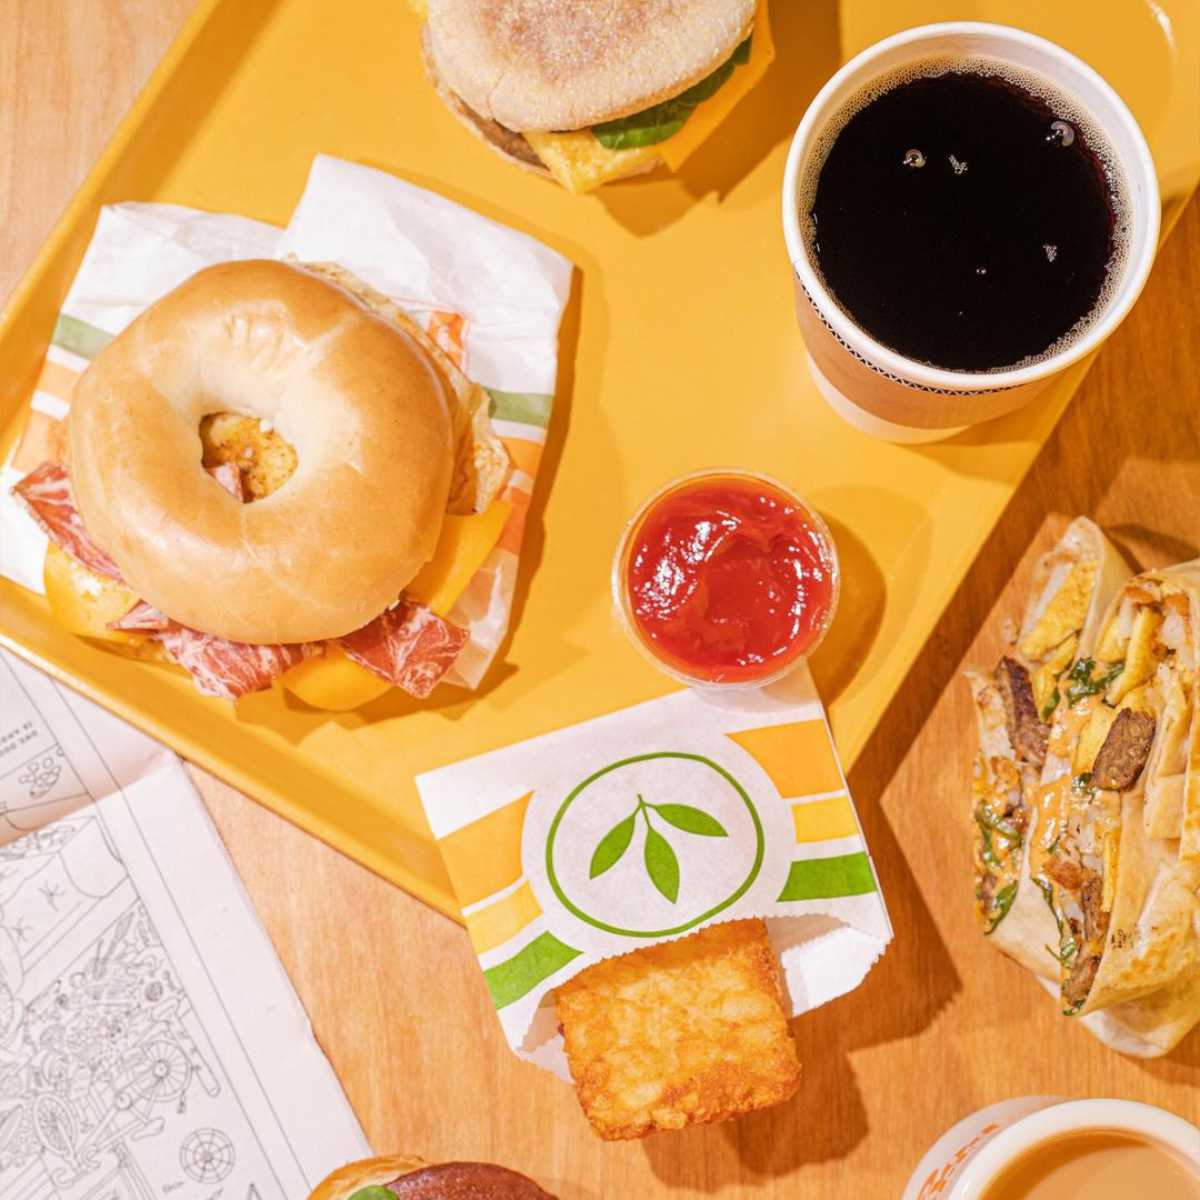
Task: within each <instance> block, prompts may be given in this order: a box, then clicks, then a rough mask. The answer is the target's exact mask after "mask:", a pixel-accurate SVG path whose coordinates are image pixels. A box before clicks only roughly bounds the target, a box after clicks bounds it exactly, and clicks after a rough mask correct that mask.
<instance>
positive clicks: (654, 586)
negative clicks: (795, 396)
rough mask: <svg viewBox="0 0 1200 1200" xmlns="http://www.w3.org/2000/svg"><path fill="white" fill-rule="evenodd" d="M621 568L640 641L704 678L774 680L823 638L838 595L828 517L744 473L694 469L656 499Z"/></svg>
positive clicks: (628, 611) (674, 666)
mask: <svg viewBox="0 0 1200 1200" xmlns="http://www.w3.org/2000/svg"><path fill="white" fill-rule="evenodd" d="M618 569H619V570H620V571H621V573H622V576H623V578H622V579H621V581H620V582H621V586H622V587H623V589H624V595H623V601H624V609H625V615H626V618H627V620H628V622H629V624H630V625H631V627H632V629H633V632H634V634H635V635H636V636H637V637H638V638H639V640H640V641H641V643H642V645H643V647H644V648H645V649H646V650H647V651H648V652H649V653H650V654H651V655H652V656H653V657H654V658H656V659H658V660H659V662H660V663H662V664H663V665H664V666H665V667H666V668H667V669H668V670H670V671H672V672H675V673H677V674H680V675H683V676H685V677H686V678H688V679H689V680H694V681H697V682H700V683H759V682H763V681H765V680H767V679H771V678H776V677H778V676H779V675H781V674H782V673H783V672H784V671H785V670H786V668H787V667H789V666H791V665H793V664H794V663H795V662H796V661H797V660H798V659H800V658H802V657H803V656H804V655H805V654H806V653H807V652H808V651H809V650H811V649H813V648H814V647H815V646H816V644H817V642H818V641H820V639H821V637H822V636H823V635H824V633H825V630H826V628H827V627H828V625H829V622H830V620H831V619H832V617H833V609H834V605H835V603H836V600H837V580H838V572H837V556H836V552H835V550H834V547H833V542H832V539H831V538H830V536H829V533H828V531H827V530H826V529H825V526H824V523H823V522H822V521H821V519H820V518H819V517H817V516H816V514H814V513H812V512H811V511H810V510H809V509H808V508H806V507H805V506H804V504H802V503H801V502H800V501H799V500H798V499H797V498H796V497H794V496H792V495H789V494H788V493H787V492H785V491H784V490H783V489H782V488H780V487H779V486H777V485H775V484H772V483H770V482H769V481H767V480H765V479H761V478H759V477H756V476H752V475H733V474H726V475H704V476H697V477H695V478H692V479H689V480H685V481H683V482H682V483H680V484H679V485H677V486H675V487H672V488H670V489H669V490H667V491H666V492H664V493H663V494H662V495H661V496H659V497H658V498H657V499H655V500H652V501H651V502H650V503H649V505H648V506H647V507H646V509H645V510H644V511H643V512H642V513H641V515H640V516H639V517H638V518H637V519H636V520H635V524H634V527H633V528H632V529H631V531H630V533H629V534H628V535H627V540H626V543H625V547H624V552H623V554H622V555H621V560H620V562H619V564H618Z"/></svg>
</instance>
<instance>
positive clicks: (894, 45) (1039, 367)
mask: <svg viewBox="0 0 1200 1200" xmlns="http://www.w3.org/2000/svg"><path fill="white" fill-rule="evenodd" d="M944 61H945V62H951V63H953V62H956V61H958V62H962V63H963V64H964V69H967V70H969V69H971V68H970V66H969V64H971V63H976V64H978V63H980V62H983V63H985V64H990V65H988V66H985V68H984V69H988V70H990V69H992V68H993V67H994V68H995V69H996V70H997V71H998V72H1000V73H1003V72H1004V71H1006V70H1008V71H1012V72H1016V73H1018V74H1019V75H1020V76H1021V77H1024V78H1032V79H1036V80H1040V81H1045V85H1046V87H1047V88H1049V89H1050V90H1052V91H1053V92H1054V93H1055V94H1056V95H1059V96H1061V97H1063V98H1064V99H1065V100H1066V101H1069V103H1070V105H1071V106H1072V108H1073V110H1074V111H1078V112H1080V113H1082V114H1085V117H1086V122H1087V125H1088V126H1089V127H1090V128H1092V129H1094V130H1095V131H1097V133H1098V134H1099V137H1100V140H1101V141H1102V142H1103V143H1104V147H1105V151H1106V154H1107V155H1108V157H1109V158H1110V159H1111V160H1112V167H1113V174H1114V175H1115V176H1117V177H1118V178H1119V180H1120V186H1121V192H1122V196H1123V203H1124V207H1125V210H1126V211H1125V212H1124V215H1123V227H1122V253H1121V254H1120V256H1119V261H1118V260H1117V259H1115V258H1114V260H1113V264H1112V267H1111V272H1112V278H1111V279H1110V280H1108V281H1107V286H1106V287H1105V290H1104V293H1103V295H1101V296H1100V298H1099V299H1098V300H1097V302H1096V304H1095V306H1094V308H1093V309H1092V310H1091V312H1090V313H1089V315H1088V317H1087V319H1086V321H1083V322H1081V323H1080V324H1079V326H1078V335H1077V336H1065V337H1063V338H1062V339H1061V341H1056V342H1054V343H1053V345H1052V347H1051V348H1050V349H1049V351H1048V352H1046V353H1044V354H1042V355H1041V356H1039V357H1036V358H1034V359H1031V360H1028V361H1022V362H1018V363H1017V364H1016V365H1014V366H1009V367H1005V366H1003V365H1001V366H998V367H989V368H988V369H987V370H977V371H968V370H958V369H947V368H944V367H938V366H935V365H931V364H930V363H928V362H925V361H919V360H918V359H917V358H915V357H910V356H906V355H905V354H903V353H900V352H898V351H896V350H894V349H892V348H890V347H889V346H888V345H885V344H884V342H883V341H881V340H878V339H877V338H876V337H874V336H872V335H871V334H870V333H868V332H866V330H865V329H864V328H862V327H861V325H860V324H859V323H857V322H856V320H855V318H854V317H853V316H851V314H850V312H849V310H848V308H846V307H843V305H842V304H841V303H839V301H838V299H837V298H836V297H835V296H834V294H833V289H832V288H831V287H830V286H828V284H827V282H826V279H825V277H824V276H823V274H822V271H821V269H820V266H819V262H818V258H819V249H818V238H817V234H816V226H815V223H814V221H813V217H812V207H813V199H814V196H815V194H816V188H817V182H818V180H819V178H820V175H821V170H822V167H823V165H824V163H825V161H826V159H827V157H828V155H829V153H830V150H831V148H832V147H833V146H834V145H835V144H836V142H837V139H838V134H839V131H840V130H841V129H842V128H844V126H845V124H846V122H847V121H848V119H849V115H853V113H854V112H856V111H857V110H858V109H859V108H862V107H864V106H865V105H866V104H867V103H868V102H867V101H866V100H864V99H863V97H865V96H872V95H877V94H879V89H881V88H882V89H883V90H884V91H886V90H887V87H888V86H890V85H889V84H887V83H886V82H885V81H887V80H890V79H893V78H896V77H903V76H904V74H905V73H906V72H907V71H911V70H915V71H920V70H921V69H922V67H921V64H929V63H940V62H944ZM848 114H849V115H848ZM910 153H914V152H913V151H910ZM918 165H920V164H918ZM1159 219H1160V199H1159V190H1158V180H1157V176H1156V174H1155V170H1154V162H1153V159H1152V158H1151V155H1150V150H1149V147H1148V146H1147V144H1146V139H1145V138H1144V136H1143V135H1142V131H1141V129H1140V128H1139V126H1138V123H1137V121H1136V120H1135V118H1134V116H1133V114H1132V113H1131V112H1130V111H1129V109H1128V107H1127V106H1126V105H1125V103H1124V101H1123V100H1122V99H1121V97H1120V96H1119V95H1118V94H1117V93H1116V92H1115V91H1114V90H1113V88H1112V87H1111V86H1109V84H1108V83H1106V82H1105V80H1104V79H1103V78H1102V77H1101V76H1100V75H1099V74H1097V72H1096V71H1094V70H1093V69H1092V68H1091V67H1089V66H1088V65H1087V64H1086V63H1084V62H1083V61H1082V60H1081V59H1079V58H1077V57H1075V55H1073V54H1070V53H1069V52H1068V51H1066V50H1064V49H1062V48H1061V47H1059V46H1057V45H1055V44H1054V43H1053V42H1049V41H1046V40H1045V39H1044V38H1040V37H1037V36H1036V35H1034V34H1030V33H1026V32H1024V31H1022V30H1019V29H1012V28H1009V27H1007V26H1003V25H993V24H987V23H983V22H973V21H963V22H948V23H943V24H937V25H926V26H922V27H920V28H917V29H910V30H907V31H905V32H903V33H899V34H896V35H895V36H893V37H890V38H886V39H885V40H884V41H881V42H878V43H876V44H875V45H873V46H871V47H869V48H868V49H866V50H864V51H863V52H862V53H861V54H859V55H857V56H856V57H855V58H853V59H851V60H850V61H849V62H847V63H846V64H845V66H843V67H842V68H841V69H840V70H839V71H838V72H837V73H836V74H835V75H834V76H833V77H832V78H831V79H830V80H829V82H828V83H826V85H825V86H824V87H823V88H822V89H821V91H820V92H819V93H818V94H817V96H816V97H815V99H814V100H813V101H812V103H811V104H810V105H809V107H808V110H807V112H806V113H805V115H804V118H803V120H802V121H801V122H800V126H799V128H798V129H797V130H796V133H795V136H794V138H793V139H792V145H791V150H790V152H789V154H788V160H787V169H786V173H785V177H784V185H783V228H784V237H785V240H786V243H787V249H788V255H789V258H790V259H791V263H792V268H793V273H794V277H795V293H796V311H797V316H798V318H799V322H800V330H801V334H802V336H803V338H804V343H805V348H806V350H807V353H808V359H809V365H810V368H811V370H812V375H813V379H814V382H815V383H816V384H817V386H818V388H819V390H820V391H821V393H822V395H823V396H824V397H825V399H826V400H827V401H828V403H829V404H830V405H831V406H832V407H833V409H834V410H835V411H836V412H837V413H838V414H839V415H840V416H842V417H843V418H844V419H845V420H846V421H848V422H849V423H850V424H852V425H854V426H855V427H856V428H858V429H860V430H862V431H863V432H865V433H868V434H870V435H872V436H874V437H878V438H882V439H884V440H887V441H893V442H929V441H936V440H939V439H941V438H945V437H949V436H952V435H953V434H956V433H959V432H961V431H962V430H963V429H965V428H967V427H968V426H971V425H976V424H979V423H980V422H983V421H988V420H991V419H993V418H995V417H998V416H1002V415H1003V414H1005V413H1009V412H1013V411H1014V410H1016V409H1018V408H1021V407H1023V406H1024V405H1025V404H1027V403H1028V402H1029V401H1030V400H1031V399H1033V398H1034V396H1036V395H1037V393H1038V392H1039V391H1041V390H1042V389H1043V388H1045V387H1046V385H1047V384H1048V383H1050V381H1051V380H1053V379H1054V378H1055V377H1056V376H1058V375H1060V374H1061V373H1062V372H1063V371H1064V370H1065V369H1066V368H1067V367H1068V366H1070V365H1071V364H1072V363H1074V362H1077V361H1078V360H1079V359H1081V358H1083V357H1085V356H1086V355H1088V354H1090V353H1091V352H1092V351H1094V350H1095V349H1097V347H1099V346H1100V345H1101V344H1102V343H1103V342H1104V340H1105V339H1106V338H1107V337H1108V336H1109V334H1111V333H1112V332H1113V330H1114V329H1115V328H1116V327H1117V326H1118V325H1119V324H1120V322H1121V321H1122V319H1123V318H1124V317H1125V315H1126V313H1128V311H1129V309H1130V308H1131V307H1132V305H1133V303H1134V301H1135V300H1136V299H1137V297H1138V295H1139V293H1140V292H1141V290H1142V286H1143V285H1144V284H1145V282H1146V278H1147V276H1148V275H1149V272H1150V268H1151V266H1152V265H1153V262H1154V255H1155V251H1156V249H1157V244H1158V235H1159ZM960 315H961V314H960Z"/></svg>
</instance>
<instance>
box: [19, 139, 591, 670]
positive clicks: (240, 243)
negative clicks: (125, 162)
mask: <svg viewBox="0 0 1200 1200" xmlns="http://www.w3.org/2000/svg"><path fill="white" fill-rule="evenodd" d="M258 257H261V258H288V257H294V258H295V259H297V260H299V261H301V262H333V263H337V264H338V265H340V266H342V267H345V268H346V269H347V270H350V271H351V272H352V273H354V274H355V275H357V276H359V278H362V279H364V280H365V281H367V282H368V283H370V284H371V285H372V286H373V287H375V288H376V289H377V290H379V291H381V292H383V293H384V294H385V295H387V296H389V297H390V298H391V299H393V300H395V301H396V302H397V303H399V304H400V305H401V306H402V307H404V308H405V309H406V310H407V311H408V312H410V313H411V315H412V316H413V317H414V319H416V320H417V321H418V322H419V323H420V324H421V325H422V326H423V327H424V328H425V330H426V332H427V333H428V334H429V336H430V337H431V338H432V339H433V340H434V341H436V342H437V343H438V345H439V346H440V347H441V348H442V349H443V350H444V351H445V352H446V353H447V354H448V355H449V356H450V358H451V359H452V360H453V361H454V362H455V363H456V364H457V365H458V366H459V367H461V368H462V369H463V371H464V372H465V373H466V374H467V375H468V376H469V377H470V378H472V379H474V380H475V381H476V382H478V383H480V384H482V385H483V386H484V388H485V390H486V391H487V392H488V394H489V396H490V397H491V415H492V422H493V426H494V428H495V430H496V433H497V434H498V436H499V437H500V439H501V441H502V442H503V443H504V446H505V448H506V449H507V451H508V455H509V459H510V463H511V471H510V474H509V477H508V480H507V481H506V484H505V487H504V490H503V492H502V493H501V498H502V499H503V500H504V501H506V502H507V504H508V505H509V513H508V517H507V520H506V522H505V525H504V528H503V530H502V531H501V533H500V537H499V540H498V541H497V543H496V544H495V546H493V547H492V548H491V550H490V552H489V553H488V555H487V557H486V558H485V559H484V561H483V562H482V564H481V565H480V566H479V568H478V570H477V571H476V572H475V574H474V576H473V577H472V578H471V579H470V581H469V582H468V583H467V585H466V587H465V588H464V590H463V592H462V593H461V595H460V596H459V597H458V599H457V601H455V603H454V605H453V607H452V608H451V610H450V612H449V613H447V614H446V615H447V616H448V617H449V619H450V620H451V621H453V622H454V623H455V624H457V625H459V626H461V627H463V628H465V629H467V630H468V633H469V635H470V636H469V641H468V643H467V645H466V646H465V647H464V649H463V651H462V653H461V655H460V656H459V660H458V662H456V663H455V666H454V668H453V670H452V672H451V674H450V675H449V676H448V679H449V681H450V682H452V683H457V684H460V685H463V686H467V687H474V686H475V685H477V684H478V682H479V680H480V679H481V678H482V676H483V674H484V672H485V671H486V669H487V667H488V665H489V664H490V663H491V660H492V658H493V657H494V656H495V653H496V651H497V650H498V649H499V647H500V643H501V642H502V640H503V638H504V634H505V631H506V630H507V627H508V618H509V611H510V609H511V605H512V595H513V589H514V587H515V583H516V571H517V556H518V554H519V552H520V547H521V541H522V538H523V535H524V529H525V519H526V515H527V513H528V510H529V502H530V497H531V494H532V491H533V486H534V480H535V478H536V476H537V471H538V466H539V464H540V461H541V455H542V448H543V446H544V444H545V440H546V429H547V426H548V424H549V421H550V413H551V408H552V406H553V400H554V396H553V391H554V386H555V377H556V373H557V354H558V346H557V341H558V325H559V321H560V320H561V317H562V311H563V308H564V306H565V304H566V299H567V293H568V289H569V286H570V276H571V269H572V268H571V266H570V264H569V263H568V262H567V261H566V260H565V259H563V258H562V257H561V256H560V255H558V254H556V253H555V252H553V251H551V250H549V249H548V248H546V247H545V246H542V245H541V244H540V243H538V242H536V241H535V240H534V239H532V238H530V237H528V236H527V235H525V234H521V233H518V232H516V231H515V230H511V229H507V228H505V227H503V226H500V225H497V224H496V223H495V222H492V221H489V220H487V219H486V218H484V217H482V216H480V215H479V214H477V213H473V212H471V211H469V210H468V209H465V208H463V207H462V206H460V205H457V204H453V203H452V202H450V201H448V200H445V199H443V198H442V197H440V196H437V195H435V194H433V193H431V192H428V191H425V190H424V189H421V188H416V187H414V186H412V185H411V184H408V183H405V182H404V181H402V180H400V179H397V178H395V177H394V176H391V175H388V174H386V173H384V172H382V171H377V170H373V169H371V168H368V167H362V166H359V165H357V164H354V163H347V162H343V161H341V160H338V159H334V158H330V157H328V156H325V155H318V156H317V158H316V159H315V160H314V162H313V166H312V170H311V173H310V176H309V180H308V185H307V187H306V188H305V190H304V193H303V195H302V196H301V199H300V202H299V204H298V205H297V207H296V211H295V213H294V214H293V217H292V219H291V221H290V222H289V224H288V226H287V228H286V229H278V228H276V227H274V226H271V225H265V224H263V223H262V222H259V221H252V220H248V219H247V218H244V217H239V216H235V215H230V214H221V213H204V212H199V211H197V210H192V209H185V208H180V207H178V206H175V205H159V204H122V205H116V206H113V207H110V208H106V209H104V210H102V212H101V215H100V220H99V222H98V224H97V228H96V232H95V234H94V236H93V239H92V242H91V244H90V245H89V247H88V250H87V253H86V254H85V256H84V260H83V262H82V263H81V265H80V269H79V272H78V274H77V275H76V278H75V280H74V282H73V283H72V286H71V289H70V291H69V292H68V294H67V297H66V299H65V300H64V302H63V310H62V312H61V313H60V315H59V318H58V321H57V323H56V325H55V329H54V333H53V335H52V338H51V343H50V346H49V348H48V350H47V354H46V359H45V361H44V363H43V366H42V370H41V374H40V376H39V377H38V380H37V382H36V384H35V388H34V391H33V394H32V396H31V398H30V407H29V416H28V421H27V424H26V428H25V431H24V434H23V436H22V439H21V441H20V443H19V444H18V446H17V449H16V451H15V453H14V455H13V458H12V460H11V461H10V462H9V463H8V464H6V465H5V466H4V467H3V469H2V472H0V484H3V485H11V484H12V483H13V482H15V481H16V480H17V479H19V478H20V477H21V476H22V475H24V474H26V473H27V472H28V471H30V470H32V469H33V468H34V467H36V466H37V465H38V464H39V463H41V462H43V461H46V460H47V459H55V458H57V457H58V453H59V450H58V441H59V428H60V426H61V423H62V421H63V419H64V418H65V417H66V415H67V411H68V408H69V406H70V401H71V393H72V391H73V389H74V385H75V381H76V380H77V379H78V378H79V376H80V375H81V374H82V373H83V371H85V370H86V369H87V365H88V363H89V362H90V361H91V360H92V359H93V358H94V357H95V356H96V355H97V354H99V353H100V351H101V350H103V349H104V347H105V346H106V345H108V343H109V342H110V341H112V339H113V337H114V336H116V334H118V333H120V332H121V330H122V329H124V328H125V327H126V326H127V325H128V324H129V323H130V322H131V321H132V320H133V319H134V318H135V317H136V316H137V315H138V313H139V312H141V311H142V309H144V308H145V307H147V306H148V305H150V304H151V303H153V302H154V301H155V300H157V299H158V298H159V297H160V296H162V295H164V294H166V292H168V291H170V290H171V288H173V287H175V286H177V285H178V284H179V283H182V282H183V280H184V279H186V278H188V277H189V276H190V275H192V274H194V273H195V272H196V271H199V270H201V269H202V268H204V267H206V266H211V265H213V264H215V263H218V262H223V261H228V260H231V259H239V258H258ZM0 504H6V505H8V506H9V507H10V508H13V509H14V510H15V506H14V505H13V503H12V501H11V499H10V498H9V497H8V495H7V486H4V487H3V488H0ZM10 525H11V526H12V528H13V529H15V530H16V531H17V532H28V533H29V534H30V536H29V537H28V538H25V537H22V538H20V539H18V538H16V537H14V538H12V539H10V540H11V542H12V544H11V545H6V546H5V547H4V552H3V554H2V555H0V572H3V573H4V574H5V575H8V576H9V577H10V578H13V579H15V580H16V581H17V582H18V583H21V584H23V585H24V586H27V587H32V588H36V589H37V590H41V586H40V579H41V564H42V557H43V551H44V545H43V544H42V543H41V541H40V535H37V534H36V531H35V530H33V527H32V524H31V523H30V522H29V521H28V518H27V517H25V516H24V514H22V513H15V515H14V513H13V512H0V531H2V530H6V529H8V528H9V527H10ZM26 525H28V526H29V529H28V530H27V531H26V530H24V526H26ZM25 559H28V560H29V561H28V562H26V561H24V560H25Z"/></svg>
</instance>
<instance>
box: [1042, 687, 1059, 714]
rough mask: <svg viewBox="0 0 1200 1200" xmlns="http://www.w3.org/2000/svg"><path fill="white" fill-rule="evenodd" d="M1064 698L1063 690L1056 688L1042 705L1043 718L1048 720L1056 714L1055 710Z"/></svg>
mask: <svg viewBox="0 0 1200 1200" xmlns="http://www.w3.org/2000/svg"><path fill="white" fill-rule="evenodd" d="M1061 699H1062V692H1060V691H1059V690H1058V688H1055V689H1054V691H1053V692H1051V693H1050V699H1049V700H1047V701H1046V703H1045V704H1044V705H1043V706H1042V720H1043V721H1048V720H1050V718H1051V717H1052V716H1053V715H1054V710H1055V709H1056V708H1057V707H1058V702H1059V701H1060V700H1061Z"/></svg>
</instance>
